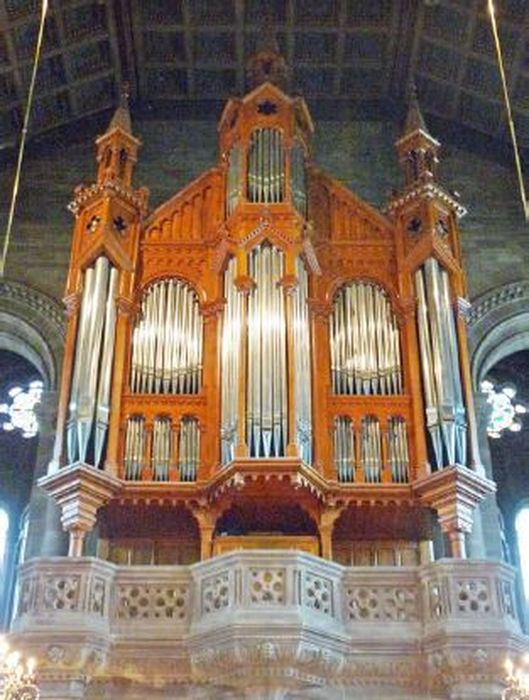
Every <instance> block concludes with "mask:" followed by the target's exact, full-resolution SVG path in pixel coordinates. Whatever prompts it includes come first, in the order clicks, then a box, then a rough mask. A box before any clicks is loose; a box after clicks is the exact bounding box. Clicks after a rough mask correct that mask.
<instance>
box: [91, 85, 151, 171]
mask: <svg viewBox="0 0 529 700" xmlns="http://www.w3.org/2000/svg"><path fill="white" fill-rule="evenodd" d="M139 145H140V141H139V140H138V139H137V138H136V137H135V136H133V134H132V123H131V119H130V110H129V86H128V83H123V85H122V88H121V96H120V100H119V105H118V106H117V108H116V111H115V112H114V115H113V116H112V119H111V120H110V124H109V125H108V129H107V130H106V131H105V133H104V134H103V135H102V136H100V137H99V138H98V139H97V140H96V146H97V162H98V164H99V167H98V174H97V180H98V182H104V181H106V180H116V179H117V180H121V182H123V183H124V184H126V185H130V184H131V182H132V170H133V168H134V163H135V162H136V157H137V153H138V147H139Z"/></svg>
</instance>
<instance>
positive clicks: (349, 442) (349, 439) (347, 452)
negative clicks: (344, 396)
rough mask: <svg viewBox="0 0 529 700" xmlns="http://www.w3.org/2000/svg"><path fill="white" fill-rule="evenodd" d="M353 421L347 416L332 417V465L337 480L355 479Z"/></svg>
mask: <svg viewBox="0 0 529 700" xmlns="http://www.w3.org/2000/svg"><path fill="white" fill-rule="evenodd" d="M354 437H355V436H354V432H353V422H352V420H351V419H350V418H348V417H347V416H336V418H335V419H334V465H335V468H336V474H337V476H338V481H343V482H353V481H354V480H355V466H356V465H355V440H354Z"/></svg>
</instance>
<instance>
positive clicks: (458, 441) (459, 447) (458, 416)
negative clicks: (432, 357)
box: [441, 270, 467, 464]
mask: <svg viewBox="0 0 529 700" xmlns="http://www.w3.org/2000/svg"><path fill="white" fill-rule="evenodd" d="M441 300H442V308H443V325H444V327H445V328H446V334H445V347H446V351H447V355H448V361H449V363H450V367H451V378H452V383H453V389H454V391H453V396H454V421H455V461H456V462H457V463H459V464H466V463H467V460H466V457H467V454H466V452H467V449H466V448H467V425H466V410H465V404H464V401H463V388H462V383H461V372H460V368H459V351H458V341H457V333H456V327H455V319H454V311H453V309H452V303H451V296H450V278H449V276H448V273H447V272H446V270H441Z"/></svg>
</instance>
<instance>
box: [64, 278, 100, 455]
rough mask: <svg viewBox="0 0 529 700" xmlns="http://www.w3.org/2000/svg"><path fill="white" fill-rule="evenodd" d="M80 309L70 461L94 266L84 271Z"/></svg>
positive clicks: (69, 433) (74, 443) (73, 451)
mask: <svg viewBox="0 0 529 700" xmlns="http://www.w3.org/2000/svg"><path fill="white" fill-rule="evenodd" d="M83 282H84V284H83V292H82V299H81V311H80V314H79V329H78V331H77V340H76V355H75V365H74V372H73V377H72V385H71V389H70V403H69V416H68V428H67V450H68V460H69V462H70V463H72V462H75V460H76V459H77V455H78V451H77V417H78V405H79V379H80V374H81V367H83V366H84V364H85V363H86V353H87V349H88V348H87V345H88V321H89V315H90V307H91V300H92V295H93V283H94V268H93V267H91V268H88V269H87V270H86V272H85V273H84V279H83Z"/></svg>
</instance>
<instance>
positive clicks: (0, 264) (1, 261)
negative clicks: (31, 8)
mask: <svg viewBox="0 0 529 700" xmlns="http://www.w3.org/2000/svg"><path fill="white" fill-rule="evenodd" d="M47 12H48V0H42V7H41V11H40V25H39V33H38V36H37V44H36V46H35V57H34V59H33V69H32V72H31V80H30V83H29V91H28V101H27V103H26V111H25V113H24V123H23V125H22V135H21V138H20V145H19V147H18V158H17V167H16V170H15V179H14V181H13V192H12V193H11V204H10V207H9V216H8V218H7V226H6V232H5V237H4V245H3V248H2V257H1V258H0V277H3V276H4V270H5V265H6V258H7V251H8V250H9V243H10V242H11V229H12V228H13V219H14V218H15V209H16V205H17V197H18V188H19V185H20V172H21V170H22V161H23V159H24V148H25V146H26V136H27V133H28V125H29V118H30V115H31V105H32V103H33V93H34V91H35V82H36V80H37V71H38V68H39V62H40V54H41V50H42V42H43V39H44V26H45V24H46V14H47Z"/></svg>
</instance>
